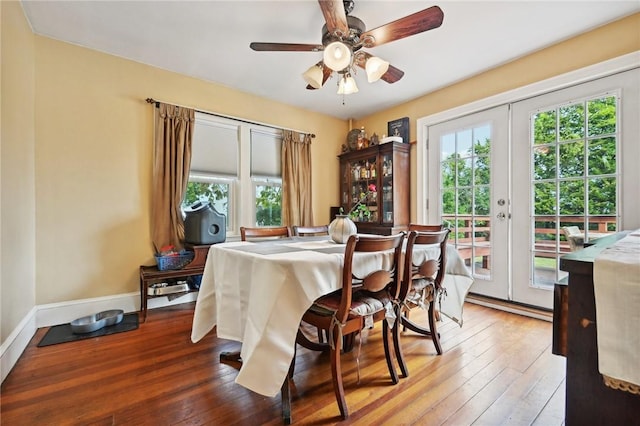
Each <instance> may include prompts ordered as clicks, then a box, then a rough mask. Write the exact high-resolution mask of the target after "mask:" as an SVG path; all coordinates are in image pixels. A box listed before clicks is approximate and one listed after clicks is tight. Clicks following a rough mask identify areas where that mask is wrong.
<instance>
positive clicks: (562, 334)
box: [553, 231, 640, 426]
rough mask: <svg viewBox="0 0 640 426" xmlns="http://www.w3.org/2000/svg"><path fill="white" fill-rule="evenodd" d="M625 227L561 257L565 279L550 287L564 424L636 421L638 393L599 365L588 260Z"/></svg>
mask: <svg viewBox="0 0 640 426" xmlns="http://www.w3.org/2000/svg"><path fill="white" fill-rule="evenodd" d="M628 233H629V232H628V231H627V232H619V233H616V234H612V235H610V236H606V237H602V238H599V239H597V240H594V243H593V245H591V246H589V247H586V248H584V249H583V250H579V251H576V252H573V253H569V254H567V255H564V256H562V257H561V258H560V269H561V270H563V271H566V272H568V273H569V279H568V282H567V281H565V282H564V283H558V284H556V287H555V297H554V321H553V353H554V354H556V355H564V356H566V358H567V376H566V402H565V423H566V424H567V426H574V425H579V426H582V425H640V396H639V395H634V394H631V393H629V392H624V391H621V390H615V389H611V388H609V387H607V386H605V385H604V382H603V379H602V375H601V374H600V372H599V371H598V339H597V331H596V306H595V296H594V291H593V262H594V260H595V258H596V257H597V256H598V254H599V253H600V252H601V251H602V250H604V249H605V248H607V247H609V246H611V245H612V244H614V243H615V242H616V241H618V240H620V239H622V238H624V237H625V236H626V235H627V234H628ZM639 368H640V366H639Z"/></svg>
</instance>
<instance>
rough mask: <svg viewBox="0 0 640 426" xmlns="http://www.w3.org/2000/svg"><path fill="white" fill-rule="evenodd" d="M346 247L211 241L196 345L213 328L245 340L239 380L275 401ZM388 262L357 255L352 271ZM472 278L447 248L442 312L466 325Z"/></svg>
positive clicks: (422, 252)
mask: <svg viewBox="0 0 640 426" xmlns="http://www.w3.org/2000/svg"><path fill="white" fill-rule="evenodd" d="M345 246H346V245H345V244H338V243H335V242H333V241H332V240H331V239H330V238H329V237H328V236H316V237H291V238H282V239H274V240H269V241H261V242H248V241H232V242H225V243H220V244H214V245H212V246H211V248H210V249H209V253H208V256H207V261H206V264H205V268H204V273H203V276H202V281H201V283H200V289H199V293H198V297H197V300H196V305H195V311H194V317H193V324H192V331H191V340H192V342H194V343H195V342H198V341H199V340H201V339H202V338H203V337H205V336H206V335H207V334H208V333H210V332H212V331H213V330H214V328H215V331H216V334H217V337H218V338H223V339H230V340H233V341H237V342H241V344H242V345H241V350H240V358H241V360H242V362H241V366H240V369H239V372H238V375H237V377H236V380H235V381H236V383H238V384H240V385H242V386H244V387H245V388H247V389H250V390H252V391H254V392H257V393H259V394H262V395H265V396H268V397H273V396H276V395H277V394H278V392H279V391H280V390H281V386H282V384H283V382H284V380H285V378H286V376H287V374H288V371H289V368H290V365H291V361H292V359H293V357H294V355H295V345H296V336H297V334H298V329H299V325H300V321H301V319H302V316H303V314H304V313H305V311H306V310H307V309H308V308H309V307H310V306H311V305H312V304H313V302H314V301H315V300H316V299H318V298H319V297H321V296H323V295H325V294H328V293H330V292H332V291H335V290H337V289H339V288H340V287H341V286H342V283H341V281H342V267H343V263H344V250H345ZM438 253H439V248H438V246H437V245H436V246H433V245H432V246H416V247H415V248H414V255H413V256H414V261H415V262H416V263H417V262H418V261H420V260H422V259H424V258H434V257H437V256H438ZM391 256H392V254H391V253H389V255H388V257H386V256H384V255H379V254H369V253H356V255H355V257H354V271H355V273H356V274H366V273H367V271H371V270H374V269H377V268H379V267H380V266H382V265H383V264H384V262H388V261H390V257H391ZM472 283H473V278H472V276H471V274H470V272H469V270H468V269H467V267H466V266H465V264H464V260H463V259H462V258H461V257H460V256H459V255H458V252H457V251H456V249H455V247H454V246H452V245H448V247H447V263H446V268H445V277H444V280H443V287H444V289H445V293H444V294H445V295H444V297H443V298H442V300H441V305H440V307H439V308H440V312H441V313H442V314H444V315H446V316H447V317H449V318H451V319H452V320H453V321H455V322H456V323H458V324H459V325H460V326H462V310H463V309H462V308H463V304H464V299H465V297H466V295H467V292H468V291H469V288H470V287H471V284H472Z"/></svg>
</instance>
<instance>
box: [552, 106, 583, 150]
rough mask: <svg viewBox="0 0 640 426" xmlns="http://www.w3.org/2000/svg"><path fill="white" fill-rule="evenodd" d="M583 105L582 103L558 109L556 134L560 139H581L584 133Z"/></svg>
mask: <svg viewBox="0 0 640 426" xmlns="http://www.w3.org/2000/svg"><path fill="white" fill-rule="evenodd" d="M584 124H585V123H584V105H583V104H582V103H580V104H575V105H569V106H565V107H561V108H560V109H559V126H558V134H559V135H560V140H561V141H566V140H574V139H582V138H583V137H584V133H585V125H584Z"/></svg>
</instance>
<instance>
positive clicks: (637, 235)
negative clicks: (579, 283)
mask: <svg viewBox="0 0 640 426" xmlns="http://www.w3.org/2000/svg"><path fill="white" fill-rule="evenodd" d="M593 286H594V293H595V301H596V329H597V333H598V369H599V370H600V373H601V374H602V375H603V376H605V383H607V385H609V386H611V387H617V388H620V389H623V390H631V389H634V386H629V385H628V384H630V385H635V391H634V393H640V229H639V230H637V231H633V232H631V233H629V235H627V236H626V237H624V238H623V239H621V240H619V241H617V242H616V243H615V244H613V245H612V246H610V247H608V248H606V249H604V250H603V251H602V252H601V253H600V254H599V255H598V256H597V257H596V259H595V261H594V264H593ZM611 379H613V380H611ZM620 381H622V382H626V384H625V383H620Z"/></svg>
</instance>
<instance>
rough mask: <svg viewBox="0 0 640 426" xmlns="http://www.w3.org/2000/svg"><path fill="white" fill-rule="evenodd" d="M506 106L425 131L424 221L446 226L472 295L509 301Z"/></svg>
mask: <svg viewBox="0 0 640 426" xmlns="http://www.w3.org/2000/svg"><path fill="white" fill-rule="evenodd" d="M508 116H509V108H508V106H499V107H495V108H491V109H489V110H486V111H482V112H479V113H475V114H471V115H468V116H465V117H461V118H458V119H455V120H451V121H447V122H444V123H441V124H436V125H434V126H430V127H429V129H428V141H429V142H428V143H429V145H428V160H427V161H428V169H429V170H430V171H435V170H438V171H439V172H438V173H437V175H436V174H435V173H433V172H432V173H429V176H430V177H431V179H430V180H429V182H428V193H429V194H434V196H430V197H429V199H428V201H429V208H428V212H429V213H428V221H429V223H440V222H444V223H446V224H447V225H448V226H449V227H450V228H451V230H452V232H451V234H450V237H449V238H450V243H452V244H455V246H456V248H457V249H458V252H459V253H460V255H461V256H462V257H463V258H464V260H465V263H466V265H467V268H469V269H470V271H471V273H472V274H473V277H474V284H473V285H472V287H471V290H470V291H471V292H474V293H480V294H484V295H487V296H491V297H496V298H500V299H508V298H509V293H508V292H509V264H510V256H509V229H510V226H509V223H510V217H511V212H510V202H509V172H510V168H509V164H510V161H509V138H508V136H509V134H508Z"/></svg>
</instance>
